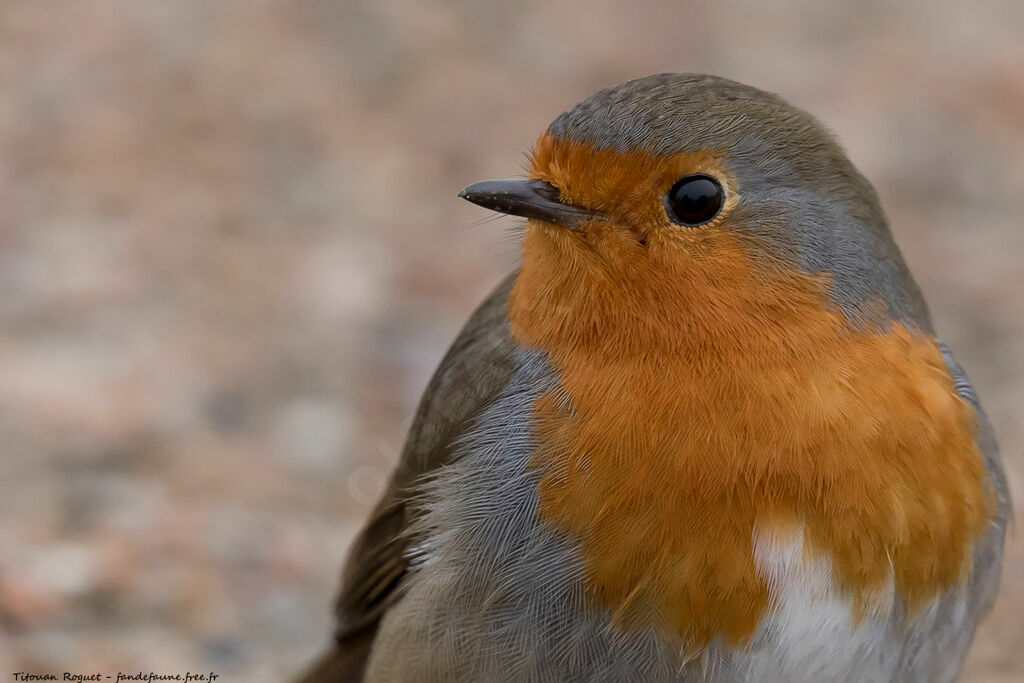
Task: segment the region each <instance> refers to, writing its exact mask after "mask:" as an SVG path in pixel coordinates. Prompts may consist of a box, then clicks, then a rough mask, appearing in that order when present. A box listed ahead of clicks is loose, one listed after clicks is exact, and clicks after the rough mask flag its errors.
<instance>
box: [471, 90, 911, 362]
mask: <svg viewBox="0 0 1024 683" xmlns="http://www.w3.org/2000/svg"><path fill="white" fill-rule="evenodd" d="M460 196H462V197H463V198H465V199H467V200H469V201H471V202H473V203H476V204H479V205H481V206H484V207H486V208H490V209H493V210H496V211H500V212H503V213H508V214H512V215H516V216H523V217H526V218H527V219H529V221H528V227H527V231H526V236H525V238H524V249H523V264H522V272H521V275H520V277H519V281H518V283H517V286H516V289H515V291H514V293H513V297H512V313H513V316H512V317H513V324H514V328H513V331H514V332H515V333H516V334H517V336H519V337H520V338H521V339H523V340H525V341H529V342H533V343H537V344H540V345H544V346H551V345H558V344H572V345H576V344H601V345H604V346H609V342H610V340H611V341H616V340H617V341H618V342H619V344H611V345H610V346H609V348H611V347H616V348H618V349H619V350H623V349H625V350H636V349H641V348H642V349H648V350H649V349H652V348H657V347H659V346H664V345H667V346H671V347H674V348H678V347H679V343H680V341H681V339H682V338H683V337H686V338H689V339H696V338H699V339H704V340H705V341H706V340H707V337H708V335H709V334H710V335H714V336H720V337H722V338H724V339H727V338H736V337H737V336H743V335H746V334H749V333H752V332H755V331H757V330H760V332H761V333H766V332H767V333H771V332H772V330H773V329H775V328H780V327H782V326H785V325H787V324H789V323H792V325H795V326H797V327H799V326H800V325H802V324H804V323H803V321H802V320H801V319H800V315H799V312H800V310H802V309H804V308H807V307H810V308H818V309H821V308H827V309H830V310H832V311H834V312H835V313H836V314H837V315H840V316H842V317H844V318H845V319H846V321H847V322H849V323H850V324H851V325H852V326H861V327H866V328H877V327H885V326H886V325H888V324H889V323H891V322H893V321H896V322H899V323H901V324H904V325H906V326H908V327H913V328H917V329H920V330H924V331H928V330H930V322H929V319H928V313H927V310H926V308H925V305H924V303H923V301H922V299H921V297H920V294H919V292H918V289H917V286H916V285H915V284H914V282H913V280H912V279H911V277H910V275H909V273H908V271H907V269H906V266H905V265H904V263H903V260H902V257H901V256H900V253H899V250H898V249H897V247H896V245H895V244H894V242H893V240H892V238H891V235H890V233H889V230H888V227H887V225H886V221H885V217H884V215H883V213H882V210H881V208H880V206H879V203H878V199H877V197H876V195H875V192H874V191H873V189H872V188H871V186H870V184H869V183H868V182H867V181H866V180H865V179H864V178H863V177H862V176H861V175H860V174H859V173H858V172H857V170H856V169H855V168H854V167H853V165H852V164H851V163H850V161H849V160H848V159H847V157H846V155H845V154H844V152H843V150H842V149H841V147H840V146H839V145H838V144H837V143H836V141H835V140H834V139H833V137H832V136H831V135H830V134H829V133H828V132H827V131H826V130H825V129H824V128H823V127H822V126H821V125H820V124H819V123H818V122H817V121H815V119H814V118H813V117H811V116H810V115H809V114H807V113H806V112H804V111H802V110H800V109H797V108H795V107H793V106H791V105H789V104H788V103H786V102H785V101H783V100H782V99H781V98H779V97H778V96H776V95H773V94H771V93H767V92H764V91H761V90H757V89H755V88H752V87H749V86H746V85H742V84H740V83H736V82H734V81H729V80H725V79H721V78H715V77H710V76H700V75H689V74H662V75H657V76H650V77H648V78H643V79H638V80H634V81H629V82H627V83H623V84H621V85H618V86H615V87H612V88H609V89H607V90H603V91H601V92H599V93H597V94H595V95H593V96H591V97H590V98H588V99H586V100H584V101H583V102H581V103H580V104H577V105H576V106H575V107H573V108H572V109H570V110H569V111H567V112H565V113H563V114H562V115H561V116H559V117H558V118H557V119H555V121H554V122H553V123H552V124H551V126H550V127H549V128H548V130H547V131H546V132H545V133H544V134H543V135H541V137H540V138H539V140H538V141H537V144H536V146H535V149H534V152H533V155H532V160H531V168H530V174H529V177H528V178H525V179H510V180H492V181H485V182H482V183H477V184H475V185H471V186H469V187H467V188H466V189H465V190H463V192H462V193H461V195H460ZM766 323H767V325H766ZM775 333H780V332H779V330H778V329H776V330H775Z"/></svg>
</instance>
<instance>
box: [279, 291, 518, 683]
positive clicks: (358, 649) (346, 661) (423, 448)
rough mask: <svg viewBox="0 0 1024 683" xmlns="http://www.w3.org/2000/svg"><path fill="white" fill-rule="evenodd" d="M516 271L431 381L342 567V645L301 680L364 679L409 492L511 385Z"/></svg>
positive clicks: (400, 568) (397, 564)
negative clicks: (511, 315)
mask: <svg viewBox="0 0 1024 683" xmlns="http://www.w3.org/2000/svg"><path fill="white" fill-rule="evenodd" d="M515 278H516V274H515V273H513V274H512V275H510V276H509V277H507V278H506V279H505V280H504V281H503V282H502V283H501V284H500V285H499V286H498V287H497V289H495V290H494V291H493V292H492V293H491V294H490V296H488V297H487V299H486V300H485V301H484V303H483V304H481V305H480V307H479V308H478V309H477V310H476V312H474V313H473V315H472V316H471V317H470V319H469V321H468V322H467V323H466V325H465V327H464V328H463V329H462V331H461V332H460V333H459V336H458V337H457V338H456V339H455V342H454V343H453V344H452V346H451V348H450V349H449V350H448V353H447V354H445V357H444V359H443V360H442V361H441V364H440V366H439V367H438V368H437V371H436V372H435V373H434V376H433V378H432V379H431V380H430V383H429V384H428V385H427V389H426V391H425V392H424V394H423V398H422V399H421V400H420V405H419V408H417V410H416V416H415V417H414V419H413V423H412V427H411V428H410V430H409V435H408V437H407V438H406V442H405V447H404V449H403V451H402V457H401V460H400V462H399V464H398V466H397V468H396V469H395V472H394V473H393V475H392V477H391V481H390V483H389V484H388V488H387V490H386V491H385V492H384V495H383V496H382V497H381V500H380V501H379V502H378V503H377V505H376V507H375V508H374V509H373V512H372V513H371V515H370V519H369V521H368V522H367V524H366V526H365V527H363V529H362V531H360V532H359V534H358V535H357V537H356V540H355V542H354V543H353V544H352V547H351V549H350V550H349V554H348V559H347V560H346V563H345V568H344V570H343V572H342V588H341V595H340V596H339V597H338V601H337V606H336V614H337V619H338V622H337V623H338V626H337V630H336V633H335V641H336V642H335V646H334V649H333V650H331V652H329V653H327V655H326V656H324V657H323V658H322V659H321V660H320V661H319V662H318V663H317V664H315V665H314V667H313V668H312V669H311V670H310V671H308V672H307V673H306V674H305V675H304V676H303V677H301V678H300V679H299V680H300V681H302V682H304V683H327V682H328V681H331V682H340V681H361V680H362V677H363V669H364V668H365V666H366V660H367V658H368V656H369V653H370V650H371V649H372V646H373V639H374V637H375V635H376V631H377V625H378V623H379V622H380V619H381V616H382V615H383V614H384V612H385V611H386V610H387V609H388V607H389V606H390V605H392V604H394V602H395V600H396V599H397V598H398V590H399V586H400V584H401V582H402V579H403V577H404V576H405V575H406V573H407V572H408V571H409V560H408V557H407V552H406V551H407V549H408V547H409V546H410V545H411V544H413V543H415V542H416V540H415V538H411V537H410V536H409V534H408V532H407V530H408V529H409V526H410V524H411V522H412V521H413V519H414V516H415V515H416V510H415V509H414V507H413V506H412V505H411V504H410V492H411V489H412V488H413V487H414V486H415V485H416V483H417V482H418V481H419V480H420V479H421V477H422V476H423V475H424V474H426V473H428V472H430V471H432V470H434V469H436V468H438V467H441V466H443V465H445V464H446V463H449V462H451V459H452V458H453V457H454V450H453V449H452V447H451V445H452V442H453V441H454V440H455V439H456V438H457V437H458V436H459V435H461V434H462V433H464V432H465V431H466V430H467V429H468V428H469V426H470V424H471V423H472V422H473V420H474V418H475V417H476V416H477V415H478V414H479V413H480V412H481V411H482V410H483V409H484V408H486V407H487V405H488V404H489V403H490V402H491V401H492V400H493V399H494V398H495V397H496V396H497V394H498V392H500V391H501V389H502V388H503V387H504V386H505V385H506V384H507V383H508V381H509V378H510V377H511V376H512V371H513V354H514V350H515V345H514V343H513V342H512V339H511V337H510V336H509V329H508V315H507V302H508V295H509V291H510V290H511V289H512V285H513V283H514V282H515Z"/></svg>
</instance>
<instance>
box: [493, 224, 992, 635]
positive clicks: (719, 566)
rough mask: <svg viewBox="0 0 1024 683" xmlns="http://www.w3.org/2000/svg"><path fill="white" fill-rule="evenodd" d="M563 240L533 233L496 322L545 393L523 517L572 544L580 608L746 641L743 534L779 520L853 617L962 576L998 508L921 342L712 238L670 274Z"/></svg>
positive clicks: (749, 619) (964, 416) (752, 585)
mask: <svg viewBox="0 0 1024 683" xmlns="http://www.w3.org/2000/svg"><path fill="white" fill-rule="evenodd" d="M578 239H579V238H578V236H576V235H573V234H569V233H565V232H559V231H558V230H556V229H555V228H553V227H552V226H546V225H543V224H539V223H531V228H530V230H529V231H528V233H527V236H526V241H525V250H526V254H525V257H524V265H523V269H522V271H521V274H520V277H519V280H518V282H517V283H516V286H515V288H514V290H513V292H512V294H511V297H510V306H509V311H510V317H511V320H512V330H513V335H514V337H515V338H516V339H517V340H518V341H520V342H521V343H523V344H525V345H528V346H532V347H538V348H541V349H544V350H546V351H547V352H548V355H549V358H550V362H551V363H552V365H553V367H554V369H555V371H556V372H557V374H558V376H559V378H560V380H561V386H560V388H559V389H557V390H554V391H552V392H550V393H548V394H547V395H545V396H543V397H542V398H541V399H540V400H539V401H538V402H537V404H536V407H535V411H534V413H535V419H536V433H537V437H538V442H539V443H540V444H541V445H540V447H539V448H538V450H537V451H536V453H535V455H534V457H533V460H532V464H533V466H535V467H536V468H538V469H539V470H540V471H541V472H542V473H543V478H542V480H541V483H540V508H539V513H538V514H539V516H540V517H541V519H542V520H543V522H544V523H546V524H549V525H551V526H552V527H554V528H556V529H557V530H559V531H560V532H562V533H564V534H566V535H568V536H569V537H571V538H573V539H575V540H576V541H578V542H579V543H580V544H581V547H582V553H583V557H584V564H585V571H586V585H587V590H588V595H589V596H590V598H591V599H592V600H593V602H594V604H595V606H598V607H601V608H605V609H607V610H610V611H611V612H612V613H613V614H614V615H615V619H616V620H617V622H618V623H619V624H622V625H624V626H627V627H630V628H633V627H637V628H638V627H644V626H647V625H654V626H656V627H657V628H659V629H661V630H662V631H663V632H664V633H667V634H670V635H672V636H675V637H678V638H681V639H682V640H683V641H684V642H685V643H687V644H689V645H691V646H700V645H703V644H705V643H707V642H708V641H709V640H710V639H712V638H714V637H715V636H722V637H723V638H724V639H725V641H727V642H729V643H740V642H743V641H745V640H746V639H748V638H749V637H750V636H751V635H752V634H753V632H754V630H755V628H756V626H757V624H758V622H759V621H760V619H761V617H762V616H763V615H764V614H765V612H766V610H768V609H770V608H771V600H770V596H769V591H768V587H767V586H766V585H765V582H764V580H763V579H762V578H761V577H760V576H759V575H758V572H757V570H756V567H755V563H754V557H753V545H752V537H753V535H754V532H755V528H757V527H758V526H761V525H770V524H775V523H783V524H785V523H791V522H795V523H801V524H803V525H804V528H805V540H806V543H807V544H808V547H809V548H810V550H809V552H812V553H817V554H822V555H825V556H827V557H828V558H830V559H831V560H832V562H833V567H834V573H835V579H836V581H837V582H838V585H839V586H840V587H841V588H842V589H843V590H845V591H846V592H847V593H848V595H849V596H850V598H851V600H852V601H853V603H854V605H855V606H856V605H858V604H865V603H866V601H868V600H870V598H871V596H872V595H873V594H874V593H876V592H877V591H879V590H881V589H882V588H883V586H884V585H885V584H886V582H887V580H888V578H889V577H892V579H893V581H894V582H895V586H896V589H897V591H898V594H899V596H900V597H901V598H902V599H903V601H904V602H905V604H906V605H907V606H908V607H909V608H910V609H911V610H913V609H914V608H916V607H918V606H921V605H923V604H924V603H926V602H927V601H929V600H931V599H932V598H934V597H935V596H937V595H938V594H939V593H941V592H943V591H945V590H947V589H949V588H951V587H953V586H956V585H957V584H958V583H959V582H961V581H963V580H964V578H965V576H966V573H967V571H968V569H969V564H968V563H969V558H970V550H971V546H972V543H973V542H974V541H975V539H977V538H978V536H979V535H980V534H981V533H982V531H983V529H984V526H985V524H986V521H987V520H988V519H989V517H990V515H991V513H992V510H993V507H994V506H993V504H992V502H991V500H990V492H989V489H988V486H987V483H986V473H985V471H984V465H983V462H982V457H981V454H980V452H979V449H978V447H977V446H976V444H975V442H974V439H973V431H974V420H975V417H974V414H973V411H972V409H971V407H970V406H969V405H968V404H967V403H966V402H964V401H963V400H962V399H961V398H959V396H958V395H957V393H956V391H955V390H954V387H953V383H952V381H951V379H950V377H949V374H948V372H947V370H946V368H945V365H944V364H943V360H942V357H941V355H940V353H939V351H938V350H937V349H936V347H935V346H934V344H933V343H932V341H931V340H930V339H928V338H927V337H925V336H924V335H922V334H920V333H917V332H914V331H911V330H909V329H906V328H904V327H903V326H900V325H893V326H891V327H890V328H889V329H887V330H886V331H883V332H869V331H863V330H856V329H854V328H852V327H851V326H850V325H849V324H848V322H847V321H846V320H845V319H844V317H843V316H842V314H841V313H840V312H838V311H837V310H836V309H835V307H834V306H832V305H831V304H830V302H829V300H828V297H827V295H826V294H825V291H826V290H825V286H826V285H827V282H826V281H825V280H823V279H822V278H818V277H814V276H810V275H807V274H804V273H800V272H794V271H788V270H785V269H779V268H773V269H765V268H758V267H757V265H756V264H755V263H754V262H752V260H751V259H750V258H748V257H747V256H746V254H745V252H744V251H743V249H742V248H741V245H740V244H739V243H738V242H737V241H736V240H735V239H734V238H733V237H732V236H730V235H729V234H728V233H727V232H726V231H717V232H715V231H711V232H708V233H707V234H705V235H704V236H702V237H701V240H703V241H702V245H703V246H701V247H700V248H699V249H697V250H696V251H695V252H694V254H695V256H694V257H693V258H691V259H690V260H688V261H687V262H685V263H681V262H680V261H679V260H678V259H677V258H676V257H675V252H673V251H671V250H669V249H668V248H667V247H664V246H659V244H658V243H657V241H653V242H651V243H650V244H649V245H648V247H647V249H648V252H647V253H646V254H645V257H644V258H630V260H629V262H628V264H626V265H625V266H623V267H624V268H625V270H623V271H621V272H622V273H623V274H622V275H619V276H615V277H613V276H610V275H608V274H607V273H608V272H609V271H607V270H602V269H601V268H600V267H599V266H596V265H592V264H589V261H587V259H581V258H580V256H579V253H580V252H579V249H580V248H581V247H580V244H579V243H578ZM588 239H600V236H598V237H593V236H591V237H589V238H588ZM610 239H611V238H610ZM574 240H577V241H575V242H574ZM617 278H618V279H617Z"/></svg>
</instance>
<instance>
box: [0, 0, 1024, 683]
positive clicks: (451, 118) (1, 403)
mask: <svg viewBox="0 0 1024 683" xmlns="http://www.w3.org/2000/svg"><path fill="white" fill-rule="evenodd" d="M1022 34H1024V3H1020V2H1018V1H1017V0H1005V1H1004V2H972V3H965V2H962V3H933V2H926V1H925V0H919V1H908V2H901V3H888V2H882V1H881V0H876V1H874V2H859V3H821V2H816V1H815V0H779V1H777V2H773V3H761V4H760V6H754V5H753V4H750V5H749V6H747V7H744V8H739V7H733V6H730V4H729V3H723V2H716V3H680V2H674V1H673V2H669V1H665V2H657V1H655V2H643V3H622V2H613V1H612V0H595V1H593V2H589V3H587V4H586V6H585V7H584V6H583V5H582V4H580V3H573V2H568V1H556V0H544V1H543V2H541V1H539V0H530V1H527V2H520V3H510V2H502V1H500V0H494V1H493V2H469V1H461V2H456V1H447V2H424V1H423V0H380V1H378V2H370V1H366V2H345V1H342V2H312V1H308V2H285V1H284V0H280V1H271V0H224V1H221V2H217V3H211V2H206V1H204V0H175V2H166V1H164V0H136V1H134V2H117V3H115V2H102V1H96V2H87V3H86V2H76V1H73V0H67V1H56V0H55V1H51V2H46V3H41V2H28V1H19V0H9V1H7V2H3V3H0V662H2V669H0V675H9V674H8V673H6V672H15V671H34V672H47V671H55V672H60V671H65V670H67V671H93V670H95V671H100V672H105V673H110V672H116V671H118V670H121V671H136V670H140V669H141V670H145V671H149V670H153V671H156V672H176V671H185V670H192V671H205V670H212V671H215V672H217V673H219V674H220V675H221V678H220V681H221V683H223V682H224V681H233V680H239V681H240V680H260V681H262V680H268V681H270V680H280V679H282V678H284V677H285V676H286V675H287V674H289V673H293V672H295V671H296V670H297V669H298V668H300V667H301V666H303V665H304V664H305V663H307V662H308V660H309V658H310V657H312V656H313V655H314V653H315V652H317V651H318V650H319V649H320V648H321V647H322V646H323V645H324V643H325V642H326V640H327V637H328V633H329V630H330V614H329V610H330V604H331V600H332V598H333V595H334V592H335V590H336V587H337V579H338V570H339V567H340V564H341V560H342V557H343V554H344V551H345V548H346V546H347V544H348V542H349V540H350V538H351V536H352V534H353V533H354V532H355V531H356V529H357V528H358V526H359V524H360V523H361V521H362V519H363V517H364V515H365V513H366V511H367V509H368V506H369V505H370V504H371V503H372V502H373V500H374V498H375V497H376V494H377V492H378V491H379V490H380V488H381V486H382V485H383V483H384V480H385V477H386V476H387V472H388V471H389V469H390V468H391V466H392V464H393V463H394V461H395V459H396V457H397V454H398V451H399V448H400V447H401V442H402V437H403V434H404V431H405V429H406V428H407V426H408V423H409V418H410V416H411V414H412V411H413V410H414V408H415V405H416V402H417V400H418V397H419V394H420V392H421V391H422V389H423V387H424V385H425V383H426V381H427V379H428V377H429V375H430V373H431V372H432V370H433V368H434V367H435V365H436V363H437V361H438V360H439V359H440V357H441V355H442V353H443V352H444V350H445V348H446V346H447V344H448V343H449V342H450V341H451V340H452V338H453V337H454V335H455V333H456V331H457V329H458V328H459V326H460V325H461V323H462V322H463V320H464V319H465V318H466V317H467V315H468V314H469V313H470V311H471V310H472V308H473V307H474V305H475V304H476V303H477V302H478V301H479V300H480V299H481V298H482V297H483V296H484V295H485V294H486V293H487V292H488V290H489V289H490V288H491V287H492V286H493V285H495V284H496V283H497V282H498V281H499V279H500V278H501V277H502V275H503V274H504V273H506V272H508V271H510V270H511V269H512V268H513V267H514V266H515V263H516V258H517V245H516V244H515V240H514V231H513V230H512V229H511V227H512V226H514V225H515V221H514V219H500V220H497V221H494V222H483V221H482V219H483V218H485V217H486V216H485V214H484V212H483V211H482V210H481V209H478V208H475V207H473V206H471V205H469V204H467V203H465V202H462V201H460V200H459V199H457V198H456V193H457V192H458V191H459V190H460V189H461V188H462V187H464V186H465V185H467V184H469V183H471V182H474V181H477V180H481V179H486V178H491V177H502V176H507V175H514V174H516V173H519V172H521V170H522V168H523V164H524V161H525V158H524V156H523V155H524V153H525V152H527V151H528V150H529V149H530V147H531V145H532V144H533V142H534V140H535V139H536V136H537V135H538V134H539V133H540V132H541V131H542V130H543V129H544V128H545V127H546V126H547V124H548V122H549V121H550V120H551V119H552V118H554V117H555V116H556V115H557V114H558V113H560V112H561V111H563V110H564V109H566V108H567V107H569V106H571V105H572V104H574V103H575V102H577V101H578V100H580V99H582V98H584V97H586V96H587V95H589V94H591V93H592V92H594V91H595V90H598V89H600V88H602V87H605V86H609V85H612V84H614V83H616V82H618V81H621V80H625V79H628V78H633V77H637V76H642V75H646V74H649V73H654V72H660V71H699V72H710V73H714V74H718V75H722V76H727V77H731V78H735V79H738V80H741V81H745V82H748V83H751V84H753V85H757V86H759V87H762V88H765V89H768V90H772V91H776V92H779V93H781V94H782V95H783V96H784V97H786V98H787V99H789V100H790V101H792V102H794V103H795V104H798V105H800V106H802V107H804V108H806V109H808V110H810V111H812V112H814V113H815V114H816V115H817V116H819V117H820V118H821V119H822V120H823V121H825V122H826V123H827V124H828V125H829V126H830V127H831V128H832V129H833V130H835V131H836V132H837V133H838V135H839V136H840V138H841V139H842V140H843V141H844V142H845V144H846V146H847V148H848V150H849V152H850V155H851V157H852V158H853V160H854V162H855V163H856V164H857V165H858V166H859V167H860V169H861V170H862V171H863V172H864V173H865V174H866V175H867V176H868V178H870V179H871V180H872V182H873V183H874V184H875V187H876V188H877V189H878V191H879V193H880V195H881V197H882V200H883V203H884V205H885V207H886V209H887V211H888V215H889V217H890V220H891V222H892V226H893V231H894V232H895V234H896V238H897V240H898V241H899V243H900V244H901V245H902V247H903V250H904V253H905V255H906V257H907V260H908V261H909V263H910V266H911V269H912V270H913V271H914V273H915V274H916V276H917V278H918V280H919V281H920V283H921V285H922V287H923V289H924V291H925V293H926V294H927V296H928V300H929V302H930V304H931V306H932V309H933V312H934V314H935V317H936V319H937V323H938V327H939V330H940V332H941V334H942V335H943V336H944V337H945V338H946V339H947V340H948V341H949V343H950V344H951V345H952V347H953V348H954V349H955V350H956V352H957V354H958V356H959V359H960V361H961V362H962V364H963V365H964V366H965V367H966V368H967V370H968V372H969V373H970V374H971V377H972V378H973V380H974V382H975V383H976V385H977V387H978V389H979V392H980V394H981V395H982V397H983V399H984V401H985V404H986V406H987V408H988V410H989V412H990V414H991V417H992V420H993V422H994V423H995V427H996V430H997V432H998V434H999V437H1000V440H1001V442H1002V446H1003V453H1004V457H1005V459H1006V464H1007V468H1008V470H1009V476H1010V479H1011V485H1012V486H1013V487H1014V488H1015V489H1016V491H1017V492H1018V493H1020V492H1021V491H1024V414H1022V410H1021V409H1022V407H1024V343H1022V339H1024V296H1022V295H1021V291H1022V287H1024V265H1022V262H1024V230H1022V227H1024V218H1022V214H1024V191H1022V188H1024V40H1022V39H1021V36H1022ZM1004 577H1005V578H1004V582H1003V589H1002V593H1001V597H1000V601H999V603H998V605H997V607H996V610H995V612H994V613H993V614H992V615H991V617H990V618H989V619H988V620H987V621H986V623H985V625H984V627H983V628H982V630H981V631H980V633H979V635H978V638H977V644H976V646H975V647H974V649H973V652H972V654H971V659H970V661H969V664H968V668H967V675H966V680H968V681H972V682H976V683H980V682H997V681H999V682H1003V681H1006V682H1009V681H1020V680H1022V677H1024V656H1022V653H1024V545H1022V541H1021V538H1020V535H1019V534H1018V533H1013V532H1011V539H1010V544H1009V547H1008V556H1007V562H1006V569H1005V573H1004Z"/></svg>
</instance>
